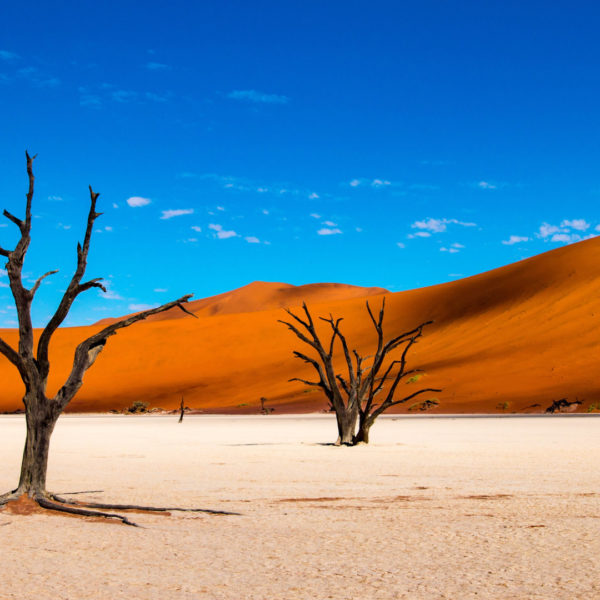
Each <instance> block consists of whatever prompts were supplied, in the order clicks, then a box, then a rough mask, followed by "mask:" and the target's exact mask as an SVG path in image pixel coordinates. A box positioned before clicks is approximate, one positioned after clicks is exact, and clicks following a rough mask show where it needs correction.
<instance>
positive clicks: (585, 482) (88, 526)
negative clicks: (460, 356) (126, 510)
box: [0, 415, 600, 600]
mask: <svg viewBox="0 0 600 600" xmlns="http://www.w3.org/2000/svg"><path fill="white" fill-rule="evenodd" d="M599 431H600V419H598V418H594V417H579V416H552V417H538V418H535V417H513V418H511V417H500V418H498V417H488V418H465V417H460V418H448V417H434V418H430V417H389V418H382V419H380V420H379V421H378V422H377V423H376V424H375V426H374V427H373V429H372V444H371V445H369V446H361V447H357V448H337V447H332V446H329V445H326V444H325V443H326V442H330V441H331V440H332V439H333V438H335V424H334V420H333V419H332V417H331V416H330V415H305V416H256V417H252V416H246V417H239V416H194V417H192V416H187V417H186V418H185V420H184V422H183V423H182V424H180V425H179V424H177V419H176V417H165V416H135V417H134V416H130V417H125V416H110V417H109V416H64V417H62V418H61V419H60V420H59V423H58V425H57V428H56V431H55V433H54V436H53V440H52V448H51V459H50V469H49V482H48V483H49V486H48V487H49V488H50V489H52V490H53V491H56V492H62V493H67V492H75V491H84V490H103V491H102V492H97V493H88V494H86V495H83V496H74V498H78V497H79V498H83V497H87V498H90V499H96V500H103V501H106V502H121V503H123V502H132V503H139V504H142V503H143V504H153V505H165V506H182V507H185V506H188V507H201V508H210V509H217V510H226V511H232V512H238V513H240V514H239V516H213V515H209V514H203V513H176V512H174V513H172V514H171V516H158V515H149V514H131V515H130V516H131V518H133V519H134V520H135V521H137V522H138V523H139V524H140V525H143V528H133V527H127V526H125V525H121V524H118V523H105V522H102V523H98V522H94V521H91V520H86V519H80V518H75V517H67V516H60V515H57V516H55V515H53V514H50V513H45V514H33V515H29V516H21V515H14V514H10V513H7V512H6V511H3V512H0V544H1V554H0V556H1V560H2V562H1V565H0V598H2V600H5V599H8V598H18V599H19V600H23V599H25V600H27V599H29V598H36V599H39V600H43V599H50V598H52V599H54V600H56V599H69V600H83V599H86V598H94V599H105V598H106V599H109V598H110V599H116V598H135V599H150V598H152V599H154V598H156V599H159V598H160V599H165V598H166V599H169V598H177V599H178V600H179V599H181V600H184V599H198V598H202V599H204V598H206V599H225V598H227V599H231V600H234V599H235V600H240V599H250V598H252V599H257V600H258V599H260V600H272V599H282V600H287V599H297V598H298V599H299V598H306V599H311V600H312V599H319V600H321V599H326V598H334V599H358V598H360V599H371V598H382V599H386V600H387V599H393V598H410V599H411V600H412V599H428V600H430V599H437V598H449V599H468V598H478V599H481V598H490V599H492V598H493V599H507V598H513V599H525V598H544V599H552V600H555V599H562V598H564V599H569V600H573V599H576V598H585V599H591V598H598V597H600V561H599V559H598V557H599V556H600V510H599V499H600V466H599V463H598V440H599V438H600V436H599ZM23 437H24V420H23V417H22V416H3V417H0V456H1V457H2V461H1V462H0V486H1V487H2V488H3V489H6V490H8V489H10V488H11V487H14V484H15V483H16V478H17V475H18V469H19V462H20V453H21V448H22V444H23Z"/></svg>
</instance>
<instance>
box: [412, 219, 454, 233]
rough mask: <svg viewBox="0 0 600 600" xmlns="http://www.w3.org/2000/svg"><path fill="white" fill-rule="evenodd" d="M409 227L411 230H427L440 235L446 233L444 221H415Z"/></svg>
mask: <svg viewBox="0 0 600 600" xmlns="http://www.w3.org/2000/svg"><path fill="white" fill-rule="evenodd" d="M411 227H412V228H413V229H427V230H429V231H433V232H434V233H440V232H441V231H446V220H445V219H432V218H428V219H425V220H424V221H416V222H415V223H413V224H412V225H411Z"/></svg>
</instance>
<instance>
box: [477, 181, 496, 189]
mask: <svg viewBox="0 0 600 600" xmlns="http://www.w3.org/2000/svg"><path fill="white" fill-rule="evenodd" d="M476 185H477V187H478V188H480V189H482V190H497V189H498V185H497V184H495V183H490V182H489V181H478V182H477V184H476Z"/></svg>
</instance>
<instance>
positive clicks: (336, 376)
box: [280, 298, 441, 444]
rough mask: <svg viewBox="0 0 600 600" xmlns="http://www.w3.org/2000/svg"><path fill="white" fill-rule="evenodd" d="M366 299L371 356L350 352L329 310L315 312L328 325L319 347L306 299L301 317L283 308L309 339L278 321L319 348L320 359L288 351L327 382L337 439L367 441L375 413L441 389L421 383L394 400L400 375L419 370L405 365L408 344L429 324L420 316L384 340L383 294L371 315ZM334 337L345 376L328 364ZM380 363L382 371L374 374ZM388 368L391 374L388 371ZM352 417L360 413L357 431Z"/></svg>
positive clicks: (354, 418) (331, 357)
mask: <svg viewBox="0 0 600 600" xmlns="http://www.w3.org/2000/svg"><path fill="white" fill-rule="evenodd" d="M366 305H367V312H368V314H369V318H370V319H371V322H372V324H373V327H374V329H375V331H376V333H377V348H376V351H375V354H374V355H373V356H372V357H363V356H361V355H360V354H359V353H358V351H357V350H355V349H354V350H352V353H351V352H350V350H349V347H348V343H347V340H346V337H345V336H344V334H343V333H342V332H341V330H340V322H341V321H342V319H334V317H333V316H332V315H329V317H319V319H320V320H321V321H324V322H325V323H328V324H329V326H330V327H331V331H332V336H331V341H330V349H329V353H325V352H323V351H322V344H321V341H320V339H319V337H318V335H317V333H316V331H315V328H314V324H313V321H312V317H311V315H310V312H309V310H308V308H307V307H306V304H303V308H304V312H305V313H306V316H307V321H304V320H303V319H301V318H299V317H297V316H296V315H294V314H293V313H292V312H291V311H289V310H288V311H287V312H288V314H290V315H292V316H293V317H294V318H295V320H296V321H297V322H298V323H300V324H301V325H302V326H303V327H304V329H306V330H307V331H308V333H309V334H310V336H311V337H312V338H313V339H309V337H307V336H306V335H305V334H304V333H303V332H301V331H300V330H299V329H298V328H297V327H296V326H295V325H292V324H291V323H288V322H286V321H280V322H281V323H283V324H285V325H286V326H287V327H288V328H289V329H290V330H291V331H292V332H293V333H295V334H296V336H297V337H298V338H299V339H300V340H301V341H303V342H305V343H306V344H308V345H310V346H311V347H313V348H316V349H317V350H318V351H319V359H320V360H316V359H313V358H310V357H308V356H306V355H305V354H302V353H301V352H298V351H297V350H295V351H294V355H295V356H296V357H298V358H301V359H302V360H304V361H305V362H308V363H310V364H312V365H313V366H314V367H315V369H316V370H317V372H318V373H319V375H320V377H321V381H323V382H325V381H326V382H328V384H329V386H330V388H331V396H330V395H329V394H328V397H330V404H331V406H332V407H333V409H334V410H335V412H336V417H337V420H338V430H339V432H340V440H341V442H342V443H351V444H356V443H360V442H368V439H369V428H370V427H371V426H372V424H373V422H374V421H375V419H376V418H377V417H378V416H379V415H380V414H381V413H383V412H384V411H386V410H387V409H389V408H390V407H392V406H396V405H398V404H401V403H403V402H406V401H407V400H410V399H411V398H414V397H415V396H418V395H419V394H423V393H425V392H430V391H433V392H439V391H441V390H438V389H433V388H426V389H422V390H417V391H415V392H413V393H412V394H409V395H408V396H406V397H405V398H402V399H401V400H394V395H395V393H396V391H397V388H398V385H399V383H400V381H402V379H404V378H405V377H406V376H408V375H410V374H413V373H417V372H420V371H421V369H411V370H408V371H407V369H406V364H407V356H408V352H409V350H410V348H411V347H412V346H413V345H414V344H415V343H416V342H417V340H418V339H419V338H420V337H421V336H422V334H423V328H424V327H425V326H426V325H429V324H430V323H431V321H427V322H424V323H422V324H420V325H419V326H418V327H415V328H414V329H412V330H411V331H407V332H404V333H401V334H400V335H396V336H394V337H392V338H391V339H390V340H388V341H387V342H384V336H383V319H384V313H385V298H383V301H382V304H381V309H380V310H379V313H378V315H377V317H376V316H375V314H374V313H373V311H372V309H371V306H370V305H369V302H368V301H367V303H366ZM336 338H339V340H340V343H341V345H342V351H343V356H344V360H345V362H346V367H347V371H348V377H345V376H342V375H341V374H340V373H335V371H334V369H333V349H334V342H335V340H336ZM401 344H405V347H404V348H403V350H402V353H401V354H400V357H399V358H398V359H395V360H392V361H391V362H389V363H388V364H387V366H385V367H384V363H385V362H386V359H387V358H388V356H389V354H390V353H391V352H392V351H394V350H395V349H396V348H398V347H399V346H400V345H401ZM353 358H354V361H353ZM367 358H372V362H371V364H370V365H364V362H365V360H367ZM382 369H383V375H379V373H380V372H381V371H382ZM392 373H394V374H393V375H392ZM390 380H391V381H392V384H391V386H390V388H389V390H388V391H387V394H386V397H385V399H384V400H383V402H381V403H379V404H375V403H374V398H375V397H376V396H377V395H378V394H379V393H380V392H381V391H382V389H383V388H384V385H385V383H386V382H387V381H390ZM290 381H300V382H303V383H306V384H307V385H314V386H319V385H321V384H318V383H315V382H308V381H306V380H303V379H299V378H294V379H292V380H290ZM321 387H323V385H321ZM340 390H341V391H342V392H344V394H345V395H346V400H344V399H343V398H342V397H341V391H340ZM357 417H360V421H359V428H358V433H356V435H355V434H354V428H355V425H356V420H357Z"/></svg>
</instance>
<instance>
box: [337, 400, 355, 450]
mask: <svg viewBox="0 0 600 600" xmlns="http://www.w3.org/2000/svg"><path fill="white" fill-rule="evenodd" d="M335 416H336V418H337V426H338V439H337V441H336V443H335V445H336V446H341V445H342V444H344V445H346V446H350V445H352V444H353V443H354V432H355V431H356V421H357V419H358V409H352V408H350V409H347V408H346V409H342V410H339V411H336V413H335Z"/></svg>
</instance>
